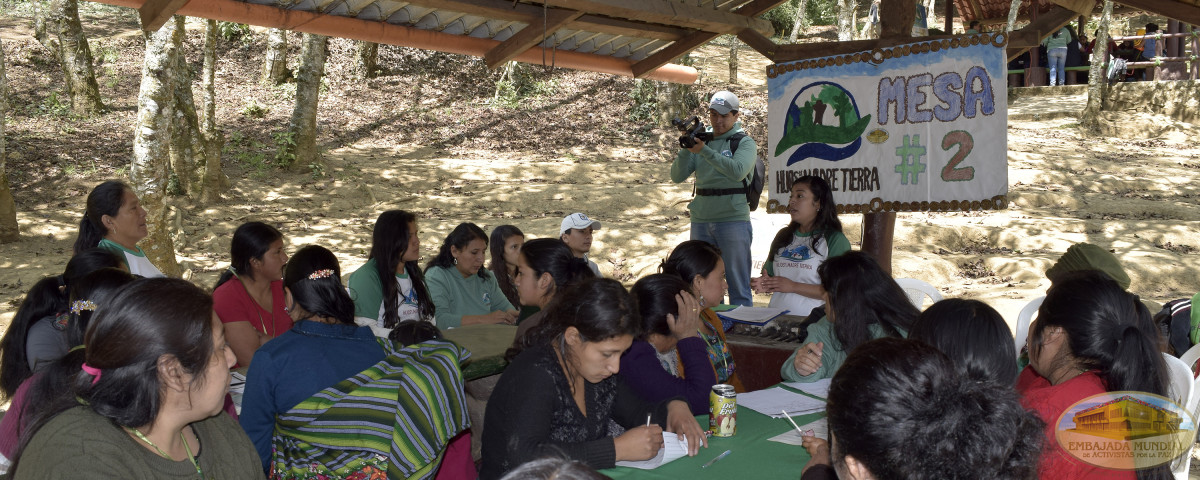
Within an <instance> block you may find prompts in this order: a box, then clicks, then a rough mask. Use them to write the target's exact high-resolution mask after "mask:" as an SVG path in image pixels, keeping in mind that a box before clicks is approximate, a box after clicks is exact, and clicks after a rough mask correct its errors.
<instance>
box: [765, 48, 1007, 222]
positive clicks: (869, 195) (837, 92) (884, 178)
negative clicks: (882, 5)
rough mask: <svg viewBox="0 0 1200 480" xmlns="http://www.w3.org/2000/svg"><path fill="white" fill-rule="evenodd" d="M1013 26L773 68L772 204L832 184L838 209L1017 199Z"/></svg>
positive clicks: (1001, 203) (961, 205)
mask: <svg viewBox="0 0 1200 480" xmlns="http://www.w3.org/2000/svg"><path fill="white" fill-rule="evenodd" d="M1006 43H1007V39H1006V37H1005V35H1004V34H979V35H964V36H959V37H955V38H945V39H936V40H930V41H926V42H919V43H913V44H908V45H900V46H896V47H891V48H887V49H876V50H874V51H870V52H860V53H853V54H849V55H840V56H835V57H825V58H818V59H811V60H801V61H797V62H788V63H779V64H775V65H771V66H769V67H767V76H768V80H767V92H768V93H767V95H768V98H769V99H768V105H767V111H768V124H767V125H768V126H767V136H768V147H769V149H768V158H769V159H770V173H769V175H768V183H767V187H766V188H767V190H768V191H769V195H768V197H767V198H768V203H767V211H768V212H772V213H784V212H786V209H787V203H788V195H789V193H790V192H789V191H788V187H789V186H790V185H791V182H792V181H794V180H795V179H796V178H799V177H801V176H804V175H815V176H819V177H822V178H824V179H825V180H826V181H828V182H829V185H830V187H831V188H832V190H833V196H834V200H835V201H836V202H837V207H838V212H839V213H867V212H902V211H905V212H907V211H968V210H989V209H1004V208H1007V206H1008V205H1007V204H1008V201H1007V197H1006V195H1007V193H1008V143H1007V142H1008V132H1007V129H1008V112H1007V87H1008V82H1007V70H1006V68H1007V65H1006V58H1005V51H1004V47H1005V44H1006Z"/></svg>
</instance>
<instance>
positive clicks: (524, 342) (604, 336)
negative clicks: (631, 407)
mask: <svg viewBox="0 0 1200 480" xmlns="http://www.w3.org/2000/svg"><path fill="white" fill-rule="evenodd" d="M569 327H575V329H576V330H578V331H579V336H580V338H582V339H583V340H584V341H586V342H599V341H603V340H608V339H610V338H613V337H618V336H621V335H632V336H634V337H638V336H640V335H641V334H642V327H641V324H640V323H639V322H638V315H637V311H636V310H634V306H633V298H632V297H630V296H629V292H628V291H626V290H625V287H624V286H622V285H621V282H618V281H616V280H613V279H611V278H598V277H594V276H593V277H590V278H583V279H581V280H580V282H579V283H578V284H576V285H574V286H572V287H570V288H567V289H566V290H565V291H562V292H560V293H559V294H558V295H556V296H555V298H554V301H553V302H552V303H551V304H550V305H549V306H547V307H546V318H545V319H544V320H543V321H542V322H541V323H539V324H537V325H535V326H534V327H533V328H532V329H530V330H529V331H528V332H526V333H525V336H523V337H521V338H519V339H517V341H516V344H515V345H514V348H510V349H509V350H508V352H507V353H506V354H505V357H506V358H508V359H512V358H513V357H515V356H516V355H517V353H520V352H521V351H523V350H525V349H527V348H530V347H535V346H549V345H551V344H552V343H555V342H561V341H562V339H563V333H564V332H566V331H567V328H569ZM563 355H567V352H563Z"/></svg>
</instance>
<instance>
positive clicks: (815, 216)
mask: <svg viewBox="0 0 1200 480" xmlns="http://www.w3.org/2000/svg"><path fill="white" fill-rule="evenodd" d="M790 191H791V196H789V197H788V206H787V211H788V214H790V215H791V217H792V221H791V223H789V224H788V225H787V226H786V227H783V228H782V229H780V230H779V233H777V234H775V239H774V240H772V241H771V250H770V252H769V254H768V255H769V256H768V258H767V261H766V263H764V264H763V276H761V277H758V278H755V279H752V280H751V281H750V284H751V285H752V286H753V287H754V289H755V290H756V291H757V292H759V293H770V294H771V305H770V306H771V308H782V309H785V310H788V311H789V312H791V314H792V315H799V316H802V317H807V316H808V315H809V314H810V313H812V310H813V309H814V308H817V307H820V306H821V305H824V304H825V299H824V295H823V293H824V292H822V290H821V279H820V277H818V276H817V267H818V266H820V265H821V263H822V262H824V261H825V260H827V259H829V258H833V257H836V256H838V255H841V254H843V253H846V252H849V251H850V241H849V240H847V239H846V235H844V234H842V222H841V220H838V216H837V205H836V204H835V203H834V202H833V191H832V190H831V189H830V188H829V183H828V182H826V181H825V179H823V178H821V177H815V176H811V175H805V176H803V177H800V178H797V179H796V181H794V182H792V187H791V190H790Z"/></svg>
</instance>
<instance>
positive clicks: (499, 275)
mask: <svg viewBox="0 0 1200 480" xmlns="http://www.w3.org/2000/svg"><path fill="white" fill-rule="evenodd" d="M524 243H525V234H524V233H522V232H521V229H519V228H517V227H516V226H514V225H501V226H499V227H496V228H494V229H492V241H491V246H490V249H491V250H490V251H491V253H492V261H491V263H489V264H488V270H491V271H492V274H493V275H495V276H496V283H497V284H499V285H500V291H502V292H504V298H507V299H508V303H511V304H512V305H513V306H514V307H517V309H520V308H521V297H520V295H518V294H517V283H516V280H515V277H516V275H517V255H519V254H520V253H521V245H522V244H524Z"/></svg>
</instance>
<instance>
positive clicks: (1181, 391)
mask: <svg viewBox="0 0 1200 480" xmlns="http://www.w3.org/2000/svg"><path fill="white" fill-rule="evenodd" d="M1162 355H1163V360H1164V361H1165V362H1166V364H1167V377H1168V378H1169V379H1170V385H1168V387H1167V393H1168V396H1169V397H1170V398H1171V400H1174V401H1175V403H1178V404H1179V406H1181V407H1183V408H1184V409H1186V410H1187V411H1189V412H1191V413H1192V415H1193V416H1194V415H1195V413H1196V403H1197V400H1200V399H1198V398H1197V397H1196V379H1195V377H1194V376H1193V375H1192V368H1191V367H1189V366H1188V364H1186V363H1184V362H1183V360H1181V359H1179V358H1176V357H1175V356H1174V355H1171V354H1169V353H1164V354H1162ZM1192 445H1193V447H1194V446H1195V443H1194V442H1193V444H1192ZM1191 463H1192V450H1191V448H1189V449H1188V451H1187V452H1185V454H1184V455H1183V456H1181V457H1179V458H1177V459H1175V460H1174V461H1172V462H1171V473H1172V474H1173V475H1174V476H1175V478H1176V479H1183V480H1186V479H1187V478H1188V474H1187V472H1188V468H1189V466H1190V465H1191Z"/></svg>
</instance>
